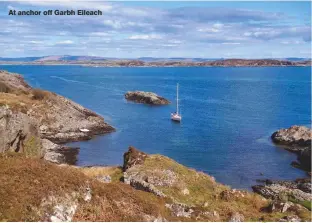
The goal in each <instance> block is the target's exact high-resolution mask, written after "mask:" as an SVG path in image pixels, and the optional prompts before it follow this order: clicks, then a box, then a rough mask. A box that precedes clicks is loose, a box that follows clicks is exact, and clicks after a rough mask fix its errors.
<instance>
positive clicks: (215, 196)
mask: <svg viewBox="0 0 312 223" xmlns="http://www.w3.org/2000/svg"><path fill="white" fill-rule="evenodd" d="M166 170H171V171H173V172H174V173H175V174H176V180H175V181H174V184H173V186H170V187H168V186H157V188H158V189H159V190H161V191H162V192H163V193H165V194H166V195H168V196H170V197H172V198H174V199H175V200H176V201H178V202H181V203H185V204H188V205H192V206H196V207H200V209H202V211H210V212H211V211H217V212H218V213H219V215H220V220H221V221H227V220H228V219H229V217H230V215H231V214H232V213H235V212H238V213H240V214H243V215H244V216H245V221H278V220H279V219H280V218H281V217H283V216H286V215H287V214H288V215H289V213H270V214H269V213H266V212H264V211H262V210H263V209H264V208H265V207H267V206H268V205H269V202H270V201H268V200H265V199H264V198H262V197H261V196H260V195H257V194H255V193H249V192H242V193H241V194H243V196H236V197H235V196H233V197H230V199H224V198H222V196H221V192H222V191H224V190H229V189H230V188H229V187H227V186H224V185H222V184H219V183H217V182H215V181H214V178H213V177H211V176H208V175H206V174H204V173H201V172H196V171H195V170H192V169H189V168H187V167H185V166H183V165H181V164H179V163H177V162H175V161H174V160H172V159H169V158H168V157H165V156H161V155H151V156H148V157H147V159H146V160H145V161H144V164H143V165H142V166H136V167H134V168H133V170H131V169H130V171H134V172H136V171H138V172H140V173H143V174H144V175H145V176H153V177H154V178H155V177H156V178H157V177H159V178H163V179H164V178H166V177H165V174H163V173H164V171H166ZM157 173H159V176H156V175H157ZM185 188H187V189H188V190H189V194H186V195H184V194H183V192H182V191H183V189H185ZM205 203H206V205H204V204H205ZM293 214H297V215H299V216H300V217H301V218H302V219H304V220H308V221H311V216H310V214H311V213H310V212H309V211H302V212H300V213H293ZM210 220H217V219H210Z"/></svg>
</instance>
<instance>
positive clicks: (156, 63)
mask: <svg viewBox="0 0 312 223" xmlns="http://www.w3.org/2000/svg"><path fill="white" fill-rule="evenodd" d="M1 64H2V65H3V64H12V65H82V66H93V67H271V66H311V64H312V63H311V59H310V58H276V59H235V58H233V59H223V58H214V59H207V58H182V57H181V58H153V57H141V58H136V59H120V58H109V57H96V56H68V55H65V56H43V57H20V58H0V65H1Z"/></svg>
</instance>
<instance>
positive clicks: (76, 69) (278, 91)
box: [0, 66, 311, 188]
mask: <svg viewBox="0 0 312 223" xmlns="http://www.w3.org/2000/svg"><path fill="white" fill-rule="evenodd" d="M0 68H1V69H6V70H9V71H12V72H17V73H21V74H23V75H24V76H25V79H26V80H27V81H29V82H30V84H31V85H32V86H34V87H40V88H43V89H47V90H50V91H54V92H56V93H58V94H61V95H63V96H66V97H68V98H70V99H72V100H74V101H76V102H78V103H80V104H82V105H83V106H85V107H87V108H90V109H92V110H94V111H96V112H97V113H99V114H100V115H102V116H104V118H105V120H106V121H107V122H108V123H109V124H111V125H113V126H114V127H115V128H116V129H117V131H116V132H114V133H111V134H107V135H104V136H98V137H96V138H94V139H92V140H90V141H86V142H78V143H73V145H79V146H80V147H81V150H80V155H79V161H78V165H120V164H122V159H123V157H122V155H123V153H124V152H125V151H126V150H127V148H128V146H129V145H133V146H135V147H137V148H139V149H140V150H143V151H144V152H147V153H160V154H163V155H166V156H169V157H171V158H173V159H175V160H176V161H178V162H180V163H182V164H184V165H186V166H188V167H192V168H195V169H197V170H200V171H204V172H206V173H208V174H210V175H213V176H214V177H215V178H216V179H217V180H218V181H219V182H222V183H225V184H228V185H231V186H233V187H236V188H250V186H251V185H253V184H255V183H256V182H255V180H256V179H264V178H273V179H295V178H298V177H302V176H304V175H305V173H304V172H303V171H301V170H298V169H295V168H293V167H291V166H290V163H291V162H292V161H293V160H295V159H296V156H295V155H294V154H292V153H289V152H287V151H284V150H283V149H281V148H278V147H276V146H274V145H272V143H271V141H270V139H269V137H270V135H271V133H272V132H274V131H275V130H277V129H280V128H286V127H289V126H291V125H295V124H297V125H309V124H310V123H311V117H310V114H311V98H310V92H311V87H310V84H311V81H310V72H311V70H310V69H311V68H310V67H266V68H195V67H190V68H92V67H80V66H0ZM176 83H179V84H180V98H181V101H180V104H181V112H182V116H183V120H182V123H180V124H177V123H173V122H171V120H170V113H171V112H172V111H175V104H174V103H173V104H171V105H169V106H158V107H151V106H148V105H142V104H135V103H130V102H127V101H126V100H125V99H124V93H125V92H127V91H132V90H143V91H153V92H156V93H157V94H159V95H161V96H164V97H166V98H168V99H169V100H171V101H174V100H175V94H176Z"/></svg>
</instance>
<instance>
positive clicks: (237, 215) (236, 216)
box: [229, 212, 245, 222]
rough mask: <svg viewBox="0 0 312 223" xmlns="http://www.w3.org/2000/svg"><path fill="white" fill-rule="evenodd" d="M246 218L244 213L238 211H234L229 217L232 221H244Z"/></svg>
mask: <svg viewBox="0 0 312 223" xmlns="http://www.w3.org/2000/svg"><path fill="white" fill-rule="evenodd" d="M244 220H245V217H244V215H242V214H240V213H237V212H235V213H233V214H232V215H231V217H230V219H229V221H230V222H243V221H244Z"/></svg>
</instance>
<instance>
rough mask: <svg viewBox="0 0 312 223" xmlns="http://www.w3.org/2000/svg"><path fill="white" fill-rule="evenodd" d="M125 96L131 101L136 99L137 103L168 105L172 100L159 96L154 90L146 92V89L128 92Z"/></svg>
mask: <svg viewBox="0 0 312 223" xmlns="http://www.w3.org/2000/svg"><path fill="white" fill-rule="evenodd" d="M125 98H126V99H127V100H129V101H134V102H137V103H143V104H150V105H167V104H170V101H168V100H167V99H165V98H163V97H161V96H158V95H157V94H155V93H153V92H144V91H134V92H131V91H129V92H127V93H126V94H125Z"/></svg>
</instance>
